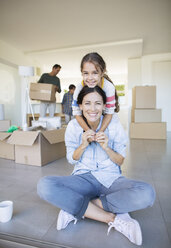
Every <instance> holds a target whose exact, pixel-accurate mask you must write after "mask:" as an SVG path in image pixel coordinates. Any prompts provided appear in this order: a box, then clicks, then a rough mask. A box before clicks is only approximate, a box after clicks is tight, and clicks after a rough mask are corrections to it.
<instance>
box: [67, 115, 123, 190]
mask: <svg viewBox="0 0 171 248" xmlns="http://www.w3.org/2000/svg"><path fill="white" fill-rule="evenodd" d="M102 119H103V116H102V117H101V119H100V124H99V126H98V128H97V130H96V131H97V132H98V130H99V129H100V127H101V124H102ZM104 133H105V134H106V135H107V136H108V138H109V141H108V146H109V147H110V148H111V149H112V150H114V151H115V152H117V153H119V154H121V155H122V156H123V157H125V155H126V143H127V141H128V139H127V135H126V133H125V131H124V129H123V127H122V125H121V124H120V121H119V119H118V116H117V114H114V115H113V118H112V120H111V122H110V123H109V125H108V127H107V128H106V130H105V132H104ZM82 134H83V129H82V127H81V126H80V125H79V124H78V122H77V120H76V119H73V120H71V121H70V122H69V123H68V126H67V129H66V132H65V145H66V150H67V159H68V162H69V163H70V164H74V165H75V166H74V170H73V173H72V174H74V175H76V174H83V173H87V172H89V171H91V173H92V175H93V176H94V177H95V178H96V179H97V180H98V181H99V182H100V183H101V184H103V185H104V186H105V187H107V188H109V187H110V186H111V185H112V183H113V182H114V180H116V179H117V178H118V177H120V176H121V170H120V166H119V165H117V164H116V163H114V162H112V160H110V158H109V156H108V155H107V153H106V152H105V151H104V150H103V148H102V147H101V146H100V144H98V143H97V142H92V143H91V144H89V145H88V147H87V148H86V149H85V151H84V152H83V154H82V156H81V158H80V159H79V160H74V159H73V153H74V151H75V150H76V149H77V148H78V147H79V146H80V145H81V143H82Z"/></svg>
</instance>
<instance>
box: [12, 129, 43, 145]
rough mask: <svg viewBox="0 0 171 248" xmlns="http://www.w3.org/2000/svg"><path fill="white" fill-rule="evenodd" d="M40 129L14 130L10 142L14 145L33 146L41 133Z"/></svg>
mask: <svg viewBox="0 0 171 248" xmlns="http://www.w3.org/2000/svg"><path fill="white" fill-rule="evenodd" d="M39 133H40V132H39V131H26V132H24V131H14V132H13V133H12V135H11V137H10V138H9V141H8V143H10V144H14V145H25V146H32V145H33V144H34V142H35V140H36V139H37V137H38V135H39Z"/></svg>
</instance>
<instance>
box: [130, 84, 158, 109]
mask: <svg viewBox="0 0 171 248" xmlns="http://www.w3.org/2000/svg"><path fill="white" fill-rule="evenodd" d="M132 108H134V109H135V108H140V109H141V108H142V109H145V108H147V109H155V108H156V86H135V87H134V88H133V89H132Z"/></svg>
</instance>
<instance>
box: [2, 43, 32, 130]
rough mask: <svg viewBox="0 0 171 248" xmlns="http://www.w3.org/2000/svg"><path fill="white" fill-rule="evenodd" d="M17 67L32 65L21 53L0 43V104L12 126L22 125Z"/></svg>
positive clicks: (19, 81)
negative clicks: (2, 105)
mask: <svg viewBox="0 0 171 248" xmlns="http://www.w3.org/2000/svg"><path fill="white" fill-rule="evenodd" d="M18 65H33V63H32V61H31V60H30V59H28V58H27V57H26V56H25V55H24V54H23V53H22V52H21V51H19V50H17V49H16V48H14V47H11V46H10V45H9V44H6V43H4V42H2V41H0V103H1V104H4V108H5V119H9V120H11V124H12V125H17V126H21V125H22V114H21V113H22V107H23V105H24V100H23V93H22V87H21V86H22V82H23V79H22V78H21V77H20V76H19V75H18Z"/></svg>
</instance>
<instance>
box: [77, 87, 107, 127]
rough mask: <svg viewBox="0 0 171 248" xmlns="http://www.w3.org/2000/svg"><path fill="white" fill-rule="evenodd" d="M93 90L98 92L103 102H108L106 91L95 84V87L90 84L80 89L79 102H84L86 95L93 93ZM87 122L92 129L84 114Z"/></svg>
mask: <svg viewBox="0 0 171 248" xmlns="http://www.w3.org/2000/svg"><path fill="white" fill-rule="evenodd" d="M93 92H97V93H98V94H99V95H100V96H101V97H102V99H103V104H106V94H105V92H104V91H103V90H102V88H100V87H99V86H97V85H96V86H95V87H94V88H89V87H88V86H84V87H83V88H82V90H81V91H80V93H79V94H78V97H77V104H82V102H83V99H84V97H85V96H86V95H87V94H89V93H93ZM82 117H83V119H84V121H85V123H86V124H87V126H88V127H89V128H90V129H91V127H90V125H89V124H88V122H87V119H86V118H85V117H84V115H82Z"/></svg>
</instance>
